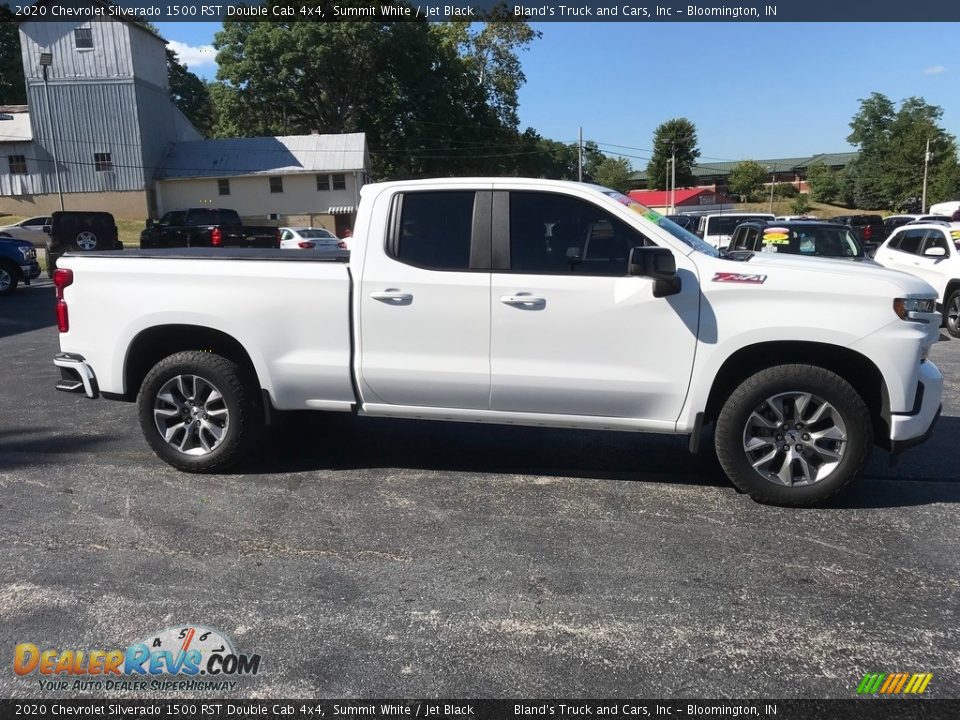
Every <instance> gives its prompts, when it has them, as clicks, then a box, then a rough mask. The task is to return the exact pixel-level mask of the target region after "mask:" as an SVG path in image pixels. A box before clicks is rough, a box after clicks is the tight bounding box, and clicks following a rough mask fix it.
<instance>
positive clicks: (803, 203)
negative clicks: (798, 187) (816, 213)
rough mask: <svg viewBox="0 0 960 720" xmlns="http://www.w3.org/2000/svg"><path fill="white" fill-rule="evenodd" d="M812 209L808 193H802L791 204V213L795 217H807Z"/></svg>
mask: <svg viewBox="0 0 960 720" xmlns="http://www.w3.org/2000/svg"><path fill="white" fill-rule="evenodd" d="M811 209H812V206H811V205H810V198H809V197H808V196H807V194H806V193H800V194H799V195H797V196H796V197H795V198H794V199H793V202H791V203H790V211H791V212H792V213H793V214H794V215H806V214H807V213H808V212H810V210H811Z"/></svg>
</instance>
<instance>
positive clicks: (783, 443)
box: [715, 365, 873, 507]
mask: <svg viewBox="0 0 960 720" xmlns="http://www.w3.org/2000/svg"><path fill="white" fill-rule="evenodd" d="M805 394H809V395H810V396H811V398H810V399H808V400H805V401H799V402H796V401H797V400H799V397H800V396H803V395H805ZM768 398H769V399H770V400H771V401H773V402H772V404H771V405H767V403H766V401H767V399H768ZM791 398H793V400H791ZM778 405H779V410H775V408H777V407H778ZM798 405H803V406H805V407H801V408H800V411H799V412H798V410H797V406H798ZM823 405H826V407H823V408H822V406H823ZM821 408H822V410H821ZM818 412H820V413H821V418H820V419H819V420H816V421H815V422H814V421H813V420H815V419H816V418H817V413H818ZM778 416H782V419H784V420H785V422H784V423H783V424H782V425H781V424H779V421H778V420H777V418H778ZM808 420H809V421H811V422H809V423H808V422H807V421H808ZM767 422H770V423H774V424H773V425H772V427H773V428H776V429H770V430H767V425H766V424H765V423H767ZM784 428H786V429H784ZM829 428H834V429H829ZM805 431H808V432H805ZM827 431H829V432H830V433H832V434H835V435H843V436H844V439H843V440H842V441H841V440H839V439H837V440H834V439H830V438H827V437H820V438H819V439H818V438H814V437H813V435H817V436H820V435H822V433H824V432H827ZM767 432H769V433H770V437H769V439H768V438H767V437H765V434H766V433H767ZM811 433H812V434H813V435H811ZM778 438H779V439H778ZM748 439H749V441H750V442H751V443H752V444H755V445H756V449H754V450H752V451H751V450H748V449H747V448H746V444H747V441H748ZM794 441H795V442H796V444H791V443H793V442H794ZM715 444H716V449H717V458H718V459H719V460H720V465H721V466H722V467H723V470H724V472H725V473H726V475H727V477H728V478H730V481H731V482H732V483H733V484H734V485H735V486H736V487H737V488H738V489H740V490H742V491H743V492H745V493H746V494H748V495H750V497H752V498H753V499H754V500H756V501H757V502H760V503H767V504H771V505H785V506H791V507H802V506H807V505H814V504H816V503H820V502H823V501H824V500H826V499H827V498H828V497H830V496H831V495H833V494H834V493H836V492H838V491H839V490H840V489H841V488H843V487H845V486H846V485H848V484H849V483H850V482H851V481H852V480H853V479H854V478H855V477H856V476H857V474H858V473H859V472H860V471H861V470H862V469H863V466H864V465H865V464H866V462H867V458H868V457H869V455H870V450H871V449H872V447H873V424H872V422H871V419H870V413H869V411H868V410H867V406H866V405H865V404H864V402H863V399H862V398H861V397H860V396H859V395H858V394H857V391H856V390H854V389H853V387H852V386H851V385H850V383H848V382H847V381H846V380H844V379H843V378H841V377H840V376H839V375H836V374H834V373H832V372H830V371H829V370H825V369H824V368H820V367H816V366H813V365H780V366H777V367H772V368H767V369H765V370H761V371H759V372H757V373H756V374H755V375H753V376H751V377H749V378H747V379H746V380H745V381H744V382H743V383H741V384H740V386H739V387H738V388H737V389H736V390H734V391H733V393H732V394H731V395H730V397H729V399H728V400H727V401H726V403H725V404H724V406H723V409H722V410H721V411H720V416H719V418H718V419H717V428H716V436H715ZM795 451H796V452H795ZM829 454H833V455H838V457H839V460H838V461H836V462H827V461H825V460H824V457H825V456H827V457H828V456H829ZM778 458H780V459H781V460H780V461H779V464H778ZM791 458H792V459H791ZM763 460H766V461H767V462H762V463H761V462H759V461H763ZM816 462H819V463H820V464H819V465H815V464H814V463H816ZM754 463H757V467H759V469H757V467H755V466H754ZM804 468H807V469H808V470H807V472H808V475H807V477H803V476H801V477H799V481H798V482H796V484H786V483H794V482H795V480H794V475H795V474H798V475H799V474H801V473H802V471H803V470H804ZM821 470H822V472H823V473H824V475H823V477H822V478H821V477H819V475H820V472H821ZM764 471H766V473H767V474H764ZM813 472H815V473H816V477H812V478H810V477H809V475H811V474H812V473H813ZM782 475H787V476H788V477H786V478H784V477H783V476H782ZM770 476H776V477H777V479H776V480H774V479H773V478H772V477H770ZM811 480H812V481H811ZM780 483H784V484H780ZM804 483H807V484H804Z"/></svg>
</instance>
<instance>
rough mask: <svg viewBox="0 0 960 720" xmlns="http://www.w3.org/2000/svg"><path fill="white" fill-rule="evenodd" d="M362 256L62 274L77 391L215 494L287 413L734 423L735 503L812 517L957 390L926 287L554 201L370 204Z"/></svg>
mask: <svg viewBox="0 0 960 720" xmlns="http://www.w3.org/2000/svg"><path fill="white" fill-rule="evenodd" d="M353 241H354V242H353V247H352V252H351V254H350V255H349V256H348V255H347V254H346V253H343V254H340V255H337V256H318V255H315V254H312V253H289V252H284V251H282V250H276V251H271V250H233V251H230V250H214V249H199V250H187V251H170V250H167V251H158V250H155V251H134V252H125V253H117V254H111V253H84V254H82V255H80V254H77V255H67V256H65V257H64V258H63V259H62V260H61V263H60V265H61V269H60V270H59V271H58V273H57V275H56V277H55V284H56V287H57V297H58V299H57V313H58V325H59V329H60V332H61V335H60V347H61V350H62V352H61V353H60V354H58V355H57V357H56V359H55V364H56V365H57V366H58V367H59V368H60V369H61V373H62V379H61V381H60V383H59V385H58V387H59V388H60V389H62V390H71V391H77V392H84V393H86V395H87V396H89V397H92V398H93V397H97V396H98V395H101V394H102V395H104V396H105V397H108V398H111V399H124V400H131V401H133V400H135V401H136V402H137V404H138V411H139V418H140V425H141V428H142V430H143V432H144V435H145V437H146V439H147V441H148V443H149V444H150V446H151V447H152V448H153V450H154V451H155V452H156V453H157V455H158V456H159V457H160V458H161V459H163V460H164V461H166V462H167V463H169V464H171V465H173V466H174V467H177V468H179V469H181V470H185V471H190V472H203V471H216V470H220V469H222V468H225V467H227V466H229V465H231V464H233V463H235V462H237V461H238V460H240V459H241V458H242V457H243V456H244V455H245V454H246V453H248V452H249V451H250V450H251V449H252V448H253V447H254V444H255V441H256V437H257V435H258V433H259V432H260V430H261V428H262V426H263V424H264V422H265V416H268V415H269V412H270V410H271V409H277V410H307V409H313V410H324V411H338V412H354V413H358V414H360V415H370V416H387V417H406V418H426V419H435V420H453V421H466V422H493V423H510V424H523V425H540V426H553V427H567V428H593V429H604V430H623V431H648V432H659V433H671V434H683V435H688V436H690V444H691V449H696V447H697V444H698V441H699V438H700V435H701V429H702V427H703V426H704V424H706V423H715V425H716V428H715V440H716V450H717V454H718V457H719V459H720V462H721V465H722V467H723V469H724V471H725V472H726V474H727V475H728V476H729V478H730V479H731V480H732V481H733V483H734V484H735V485H736V486H737V487H739V488H741V489H742V490H744V491H745V492H747V493H749V494H750V495H751V496H753V497H754V498H755V499H756V500H759V501H764V502H772V503H780V504H787V505H806V504H810V503H814V502H818V501H820V500H823V499H824V498H826V497H828V496H829V495H831V494H833V493H834V492H836V491H837V490H839V489H840V488H841V487H843V486H844V485H846V484H847V483H848V482H849V481H850V480H851V479H853V478H854V476H855V475H856V474H857V473H858V472H859V471H860V469H861V468H862V467H863V465H864V463H865V462H866V459H867V456H868V453H869V452H870V449H871V447H872V446H873V445H874V443H879V444H881V445H883V446H885V447H886V448H888V449H889V450H891V452H893V453H894V454H896V453H898V452H900V451H901V450H903V449H904V448H906V447H908V446H910V445H912V444H916V443H918V442H921V441H923V440H924V439H926V437H927V436H928V435H929V433H930V432H931V430H932V426H933V424H934V422H935V420H936V418H937V416H938V415H939V412H940V406H941V392H942V386H943V379H942V376H941V375H940V372H939V371H938V369H937V368H936V366H934V365H933V364H932V363H931V362H929V361H927V360H926V357H927V353H928V351H929V349H930V347H931V345H932V344H933V343H934V342H935V341H936V339H937V336H938V328H939V325H940V316H939V314H938V313H937V312H936V311H935V308H934V303H935V301H936V293H935V292H934V290H933V289H932V288H931V287H930V286H929V285H928V284H927V283H926V282H924V281H922V280H920V279H917V278H914V277H911V276H909V275H906V274H903V273H898V272H892V271H889V270H886V269H883V268H879V267H854V264H853V263H849V262H844V261H841V260H831V259H823V258H799V257H790V256H786V255H778V254H774V253H757V254H755V255H752V256H750V257H749V259H748V260H746V261H742V260H741V261H737V260H733V259H730V258H728V257H725V256H724V255H722V254H721V253H720V252H719V251H718V250H716V249H715V248H713V247H712V246H710V245H708V244H707V243H705V242H703V241H702V240H701V239H700V238H698V237H696V236H695V235H693V234H691V233H689V232H687V231H685V230H683V229H681V228H680V227H678V226H677V225H675V224H674V223H672V222H670V221H669V220H666V219H665V218H664V217H663V216H662V215H659V214H657V213H655V212H652V211H650V210H649V209H647V208H645V207H644V206H642V205H639V204H638V203H636V202H634V201H633V200H631V199H629V198H627V197H625V196H624V195H621V194H619V193H617V192H614V191H612V190H607V189H605V188H601V187H598V186H591V185H583V184H577V183H566V182H555V181H546V180H524V179H499V178H489V179H447V180H430V181H411V182H396V183H383V184H375V185H367V186H365V187H364V188H363V191H362V198H361V203H360V208H359V213H358V216H357V224H356V231H355V234H354V237H353Z"/></svg>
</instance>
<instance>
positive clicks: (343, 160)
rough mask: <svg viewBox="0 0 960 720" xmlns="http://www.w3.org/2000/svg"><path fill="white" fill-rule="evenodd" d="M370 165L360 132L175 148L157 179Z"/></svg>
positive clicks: (183, 144)
mask: <svg viewBox="0 0 960 720" xmlns="http://www.w3.org/2000/svg"><path fill="white" fill-rule="evenodd" d="M368 166H369V157H368V155H367V141H366V135H364V133H347V134H342V135H319V134H314V135H287V136H281V137H255V138H229V139H225V140H200V141H195V142H181V143H177V144H176V145H175V146H174V147H173V148H172V150H171V151H170V152H169V153H168V154H167V156H166V158H165V159H164V162H163V165H162V166H161V167H160V169H159V172H158V173H157V179H159V180H170V179H175V178H222V177H238V176H242V175H291V174H296V173H317V172H323V173H330V172H342V171H358V170H359V171H364V170H366V168H367V167H368Z"/></svg>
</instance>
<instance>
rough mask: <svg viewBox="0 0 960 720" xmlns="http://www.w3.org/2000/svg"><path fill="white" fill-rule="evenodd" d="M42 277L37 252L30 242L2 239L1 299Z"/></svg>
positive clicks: (0, 239)
mask: <svg viewBox="0 0 960 720" xmlns="http://www.w3.org/2000/svg"><path fill="white" fill-rule="evenodd" d="M39 276H40V265H38V264H37V250H36V248H35V247H33V243H32V242H30V241H29V240H18V239H15V238H10V237H6V238H5V237H0V297H3V296H4V295H10V294H11V293H13V292H14V291H15V290H16V289H17V285H19V284H20V283H23V284H24V285H29V284H30V281H31V280H35V279H36V278H38V277H39Z"/></svg>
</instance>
